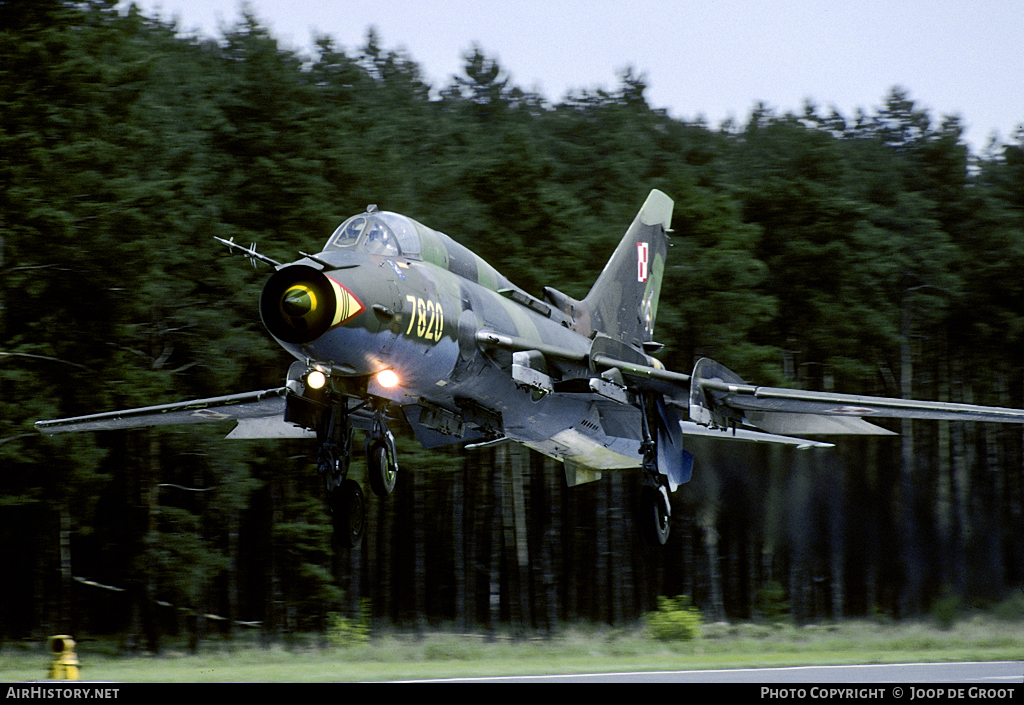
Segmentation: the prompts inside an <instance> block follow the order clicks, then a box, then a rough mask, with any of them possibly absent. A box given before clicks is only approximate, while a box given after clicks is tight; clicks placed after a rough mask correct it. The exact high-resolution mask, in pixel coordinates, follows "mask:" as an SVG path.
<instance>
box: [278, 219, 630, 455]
mask: <svg viewBox="0 0 1024 705" xmlns="http://www.w3.org/2000/svg"><path fill="white" fill-rule="evenodd" d="M261 313H262V316H263V320H264V323H265V324H266V325H267V328H268V330H269V331H270V333H271V334H272V335H273V336H274V338H275V339H276V340H277V341H278V343H279V344H281V345H282V347H284V349H285V350H287V351H288V352H289V353H290V354H291V355H293V356H294V357H295V358H296V359H298V360H301V361H303V362H306V363H307V365H309V366H310V367H311V368H312V367H316V368H318V369H321V370H324V371H327V372H328V374H329V375H330V376H332V377H334V378H337V379H339V380H348V381H353V380H364V381H365V385H366V387H365V389H366V393H367V394H368V395H369V396H371V397H377V398H380V399H386V400H388V402H389V403H390V404H391V405H392V406H397V407H401V408H402V409H403V410H404V412H405V414H406V416H407V418H408V419H409V421H410V423H411V424H412V425H413V426H414V428H416V427H417V425H419V426H426V427H428V428H430V429H431V430H433V431H437V430H438V429H439V428H443V429H445V434H447V435H450V436H451V439H450V441H449V442H457V441H459V440H464V439H468V438H479V437H487V436H490V437H495V436H504V437H506V438H509V439H512V440H515V441H519V442H521V443H524V444H525V445H528V446H530V447H533V448H535V449H537V450H539V451H541V452H543V453H545V454H548V455H550V456H552V457H556V458H558V459H562V460H569V461H571V462H575V463H576V464H577V465H579V466H581V467H583V468H587V469H594V470H600V469H612V468H626V467H636V466H638V465H639V463H640V454H639V443H638V440H639V438H640V414H639V411H638V410H636V409H634V408H633V407H629V406H624V405H616V404H611V403H606V402H603V400H602V399H601V398H600V397H598V396H596V395H594V394H593V393H590V391H589V389H588V388H587V386H586V380H587V378H588V377H589V376H590V370H589V369H588V366H587V365H586V364H585V363H574V362H571V361H566V360H565V359H562V360H558V361H553V360H550V359H545V358H544V356H542V355H531V354H530V353H529V352H528V351H524V352H523V353H521V354H518V355H515V354H513V353H512V352H510V351H509V350H507V349H501V348H488V346H486V345H482V344H481V339H480V335H479V334H480V333H481V332H482V331H486V332H489V333H493V334H497V335H503V336H508V337H511V338H515V339H517V340H523V341H533V342H535V343H537V344H538V347H544V346H549V347H552V348H557V349H559V350H560V351H565V352H569V353H571V354H575V355H578V356H579V358H580V360H585V359H586V356H587V354H588V352H589V351H590V347H591V341H590V340H589V339H588V338H587V337H585V336H583V335H580V334H579V333H578V332H576V331H574V330H573V326H574V321H573V319H572V317H571V315H569V314H567V313H566V312H564V311H562V310H560V309H558V308H556V307H554V306H550V305H548V304H547V303H545V302H542V301H540V300H538V299H535V298H533V297H531V296H529V295H528V294H526V293H525V292H523V291H522V290H521V289H518V288H517V287H515V286H514V285H512V284H511V283H510V282H509V281H508V280H507V279H506V278H505V277H503V276H502V275H501V274H499V273H498V272H497V271H496V270H494V269H493V267H491V266H490V265H489V264H487V263H486V262H484V261H483V260H482V259H481V258H479V257H478V256H476V255H475V254H473V253H472V252H470V251H469V250H468V249H466V248H465V247H463V246H461V245H459V244H458V243H456V242H455V241H454V240H452V239H451V238H448V237H447V236H445V235H443V234H441V233H438V232H436V231H433V230H430V229H429V228H426V227H425V226H423V225H421V224H420V223H417V222H416V221H414V220H412V219H409V218H406V217H404V216H400V215H397V214H393V213H379V212H375V211H371V212H369V213H367V214H363V215H360V216H355V217H353V218H351V219H349V220H348V221H346V223H344V224H342V226H341V227H339V228H338V230H337V231H335V234H334V235H333V236H332V238H331V239H330V240H329V241H328V243H327V246H326V247H325V248H324V250H323V251H322V252H320V253H319V254H317V255H314V256H312V257H309V258H306V259H303V260H299V261H298V262H295V263H293V264H290V265H285V266H283V267H282V268H280V269H279V270H278V272H277V273H275V274H274V275H273V277H271V279H270V280H269V281H268V282H267V285H266V287H265V289H264V293H263V296H262V299H261ZM525 347H528V346H525ZM514 358H515V359H514ZM514 364H515V365H516V366H518V368H519V370H522V369H523V367H524V366H525V367H526V368H527V370H528V373H529V376H528V377H526V378H524V376H523V374H522V373H520V374H514V373H513V370H512V368H513V366H514ZM384 371H390V372H393V373H394V374H393V376H391V378H390V379H388V378H387V376H382V375H380V373H381V372H384ZM535 379H540V380H545V381H544V382H543V383H540V384H538V383H536V382H535ZM552 385H555V386H557V387H558V390H557V391H556V390H555V389H553V388H552ZM438 415H440V416H442V417H445V418H446V419H448V420H449V421H448V422H447V423H445V424H439V423H437V422H436V421H435V422H433V423H431V422H429V421H425V419H428V417H429V418H430V419H435V418H437V417H438ZM461 423H465V424H467V425H468V426H469V427H470V428H476V429H477V430H478V431H484V432H485V433H483V434H481V433H477V434H476V435H472V434H471V435H469V436H463V437H460V434H459V433H458V432H457V431H453V430H452V429H453V428H458V427H459V424H461ZM442 435H444V434H442ZM435 437H436V435H435ZM424 438H425V436H424V437H421V441H422V440H424ZM425 444H426V443H425ZM435 444H439V442H438V443H435Z"/></svg>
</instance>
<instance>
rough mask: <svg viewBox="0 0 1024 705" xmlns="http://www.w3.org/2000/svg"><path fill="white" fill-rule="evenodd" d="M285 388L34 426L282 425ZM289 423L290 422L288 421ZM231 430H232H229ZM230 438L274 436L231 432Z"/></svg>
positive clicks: (49, 430)
mask: <svg viewBox="0 0 1024 705" xmlns="http://www.w3.org/2000/svg"><path fill="white" fill-rule="evenodd" d="M286 393H287V388H285V387H278V388H277V389H265V390H263V391H259V392H245V393H243V394H231V395H228V396H223V397H212V398H210V399H196V400H193V401H182V402H176V403H173V404H161V405H159V406H147V407H143V408H139V409H126V410H123V411H110V412H106V413H102V414H90V415H88V416H76V417H73V418H67V419H54V420H48V421H37V422H36V428H37V429H38V430H39V431H41V432H43V433H45V434H47V435H50V436H52V435H56V434H58V433H71V432H79V431H106V430H113V429H128V428H148V427H151V426H171V425H178V424H193V423H209V422H215V421H228V420H235V421H238V422H239V427H238V429H236V431H237V430H239V429H245V428H254V427H258V426H259V425H260V424H259V422H261V421H262V422H263V423H264V424H266V423H267V422H280V424H281V425H284V421H283V418H284V406H285V394H286ZM288 426H290V424H288ZM296 430H297V431H301V430H302V429H296ZM232 433H234V432H232ZM231 437H233V438H239V437H243V438H264V437H277V435H276V434H275V435H274V436H259V435H248V434H245V433H243V434H242V435H232V436H231Z"/></svg>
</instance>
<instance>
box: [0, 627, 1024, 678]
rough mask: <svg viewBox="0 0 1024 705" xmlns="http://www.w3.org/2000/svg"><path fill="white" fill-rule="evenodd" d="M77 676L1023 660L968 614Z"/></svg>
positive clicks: (302, 643)
mask: <svg viewBox="0 0 1024 705" xmlns="http://www.w3.org/2000/svg"><path fill="white" fill-rule="evenodd" d="M77 651H78V656H79V660H80V661H81V664H82V677H83V678H85V679H88V680H104V681H121V682H133V681H148V682H225V681H247V682H276V681H291V682H315V681H364V680H370V681H372V680H407V679H419V678H443V677H472V676H484V675H522V674H551V673H573V672H580V673H584V672H586V673H597V672H606V671H619V670H651V671H656V670H689V669H702V668H750V667H758V666H799V665H820V664H850V663H900V662H908V661H912V662H922V661H974V660H985V661H989V660H992V661H1018V660H1021V659H1024V619H1006V618H1005V615H999V616H995V615H990V614H986V615H980V614H979V615H973V616H968V617H966V618H964V619H961V620H960V621H958V622H955V623H953V624H952V625H950V626H948V627H947V626H946V625H945V624H940V623H937V622H935V621H932V620H929V621H900V622H889V623H879V622H878V621H874V620H850V621H844V622H841V623H838V624H824V625H811V626H803V627H796V626H793V625H792V624H788V623H784V622H771V623H758V624H754V623H738V624H726V623H719V624H705V625H703V626H702V628H701V636H700V637H699V638H696V639H689V640H680V641H662V640H657V639H655V638H653V637H652V636H651V634H650V633H649V631H648V630H647V629H645V628H643V627H642V626H637V627H636V628H632V629H624V628H616V629H612V628H607V629H599V628H594V627H593V626H584V627H580V628H576V627H571V626H570V627H566V628H564V629H563V630H561V631H560V632H559V633H558V634H557V635H556V636H553V637H551V638H547V639H540V638H530V639H513V638H510V637H503V636H498V637H490V638H488V637H484V636H479V635H460V634H454V633H445V632H438V633H431V634H421V635H417V634H406V633H401V632H393V631H379V630H378V631H377V632H375V633H371V635H370V639H369V640H368V641H367V642H365V643H362V642H355V643H350V644H348V645H344V646H336V645H331V644H330V643H329V642H327V640H325V639H322V638H317V637H310V638H307V639H294V640H293V641H292V644H291V645H289V646H272V647H269V648H263V647H260V646H259V645H258V644H256V643H254V642H251V641H247V640H244V639H236V640H234V641H232V642H218V641H214V640H211V641H208V642H205V643H204V644H203V646H202V648H201V649H200V651H199V652H198V653H196V654H192V653H188V652H185V651H184V650H178V649H176V648H175V647H174V645H173V644H170V645H169V646H168V648H166V649H165V650H164V652H163V653H162V654H161V655H159V656H151V655H121V656H118V655H116V654H115V653H114V650H113V649H112V647H111V644H110V643H108V642H104V641H86V642H85V643H83V644H79V646H78V649H77ZM48 666H49V655H48V654H47V652H46V649H45V643H44V642H40V643H38V644H36V643H23V644H21V645H18V646H10V645H8V646H6V647H5V648H4V649H3V650H0V681H7V682H10V681H29V680H40V679H43V678H45V677H46V673H47V669H48Z"/></svg>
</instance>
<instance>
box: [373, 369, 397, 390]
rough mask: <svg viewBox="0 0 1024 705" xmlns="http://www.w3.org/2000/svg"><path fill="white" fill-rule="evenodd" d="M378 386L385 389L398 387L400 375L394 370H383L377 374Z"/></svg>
mask: <svg viewBox="0 0 1024 705" xmlns="http://www.w3.org/2000/svg"><path fill="white" fill-rule="evenodd" d="M377 384H379V385H380V386H382V387H384V388H385V389H391V388H392V387H397V386H398V375H397V374H395V371H394V370H381V371H380V372H378V373H377Z"/></svg>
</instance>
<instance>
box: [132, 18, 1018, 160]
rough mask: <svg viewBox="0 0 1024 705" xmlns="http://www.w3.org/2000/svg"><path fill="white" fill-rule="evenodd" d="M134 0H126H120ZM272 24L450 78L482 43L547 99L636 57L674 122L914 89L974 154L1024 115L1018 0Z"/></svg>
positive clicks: (849, 111)
mask: <svg viewBox="0 0 1024 705" xmlns="http://www.w3.org/2000/svg"><path fill="white" fill-rule="evenodd" d="M125 4H127V3H125ZM136 4H137V5H139V7H140V8H142V9H143V11H144V13H145V14H148V15H153V14H159V15H160V16H161V17H163V18H164V19H174V18H177V20H178V22H179V25H180V26H181V27H182V28H183V29H184V30H187V31H193V30H194V31H197V32H199V33H201V34H203V35H207V36H213V37H216V36H219V35H220V30H221V28H223V27H224V26H230V25H232V24H234V23H235V22H236V21H237V20H238V18H239V17H240V15H241V7H242V3H241V2H240V0H136ZM248 5H249V6H250V7H251V8H252V9H253V10H254V11H255V13H256V16H257V17H258V18H259V19H260V20H261V21H262V23H263V24H264V25H265V26H267V27H268V28H269V29H270V31H271V34H272V35H273V36H274V37H276V38H277V39H278V40H279V41H280V42H281V43H282V44H284V45H286V46H287V47H290V48H293V49H297V50H300V51H303V52H305V53H308V52H309V51H310V47H312V39H313V36H314V34H316V33H320V34H327V35H329V36H331V37H333V38H334V39H335V40H336V42H337V43H338V44H339V45H340V46H341V47H342V48H344V49H345V50H346V51H347V52H348V53H350V54H352V53H353V52H354V50H356V49H358V48H359V47H360V46H362V45H363V44H364V42H365V38H366V32H367V30H368V29H369V28H370V27H375V28H376V29H377V31H378V33H379V35H380V38H381V43H382V45H383V46H384V47H385V48H387V49H394V50H402V51H404V52H405V53H407V54H408V55H409V57H410V58H411V59H412V60H413V61H415V62H416V63H417V64H418V65H419V66H420V68H421V69H422V70H423V72H424V74H425V76H426V78H427V80H428V82H429V83H430V84H431V85H432V86H434V87H441V86H444V85H446V84H448V83H449V82H450V81H451V77H452V76H454V75H456V74H459V73H461V68H462V65H463V56H464V55H465V54H466V52H467V51H469V50H470V49H471V48H472V47H473V46H474V44H477V45H479V46H480V47H481V48H482V49H483V51H484V53H485V54H486V55H487V56H489V57H491V58H494V59H496V60H497V61H498V64H499V65H500V66H501V67H502V68H503V69H504V70H505V71H506V72H507V73H508V75H509V76H510V78H511V79H512V83H513V84H514V85H517V86H519V87H521V88H523V89H525V90H532V91H536V92H538V93H540V94H542V95H543V96H544V97H545V98H546V99H548V100H549V101H551V102H557V101H559V100H561V99H562V98H563V97H565V95H566V94H567V93H568V92H569V91H573V90H578V89H582V88H604V89H607V90H613V89H615V88H617V87H618V85H619V78H618V77H619V74H620V72H621V71H622V70H623V69H624V68H626V67H628V66H631V67H633V68H634V69H635V70H636V71H637V72H638V73H641V74H643V75H645V76H646V79H647V85H648V89H647V93H646V95H647V100H648V103H649V104H650V105H651V106H652V107H654V108H664V109H667V110H668V112H669V114H670V115H672V116H673V117H676V118H680V119H694V118H696V117H697V116H703V117H704V118H705V119H707V120H708V121H709V122H710V123H711V124H712V125H714V126H718V125H719V124H720V123H721V122H722V121H723V120H724V119H726V118H729V117H732V118H733V119H735V120H738V121H740V122H745V121H746V119H747V117H748V116H749V115H750V110H751V108H752V107H753V106H754V104H755V103H756V102H758V101H763V102H765V103H766V104H767V105H768V106H769V107H771V108H772V109H774V110H775V111H776V112H779V113H783V112H786V111H801V110H802V107H803V105H804V103H805V101H806V100H808V99H811V100H813V101H814V102H815V103H817V104H818V105H819V106H820V107H821V112H827V111H828V109H829V108H831V107H835V108H836V109H837V110H838V111H839V112H840V114H842V115H843V116H844V117H851V116H853V114H854V111H855V110H856V109H857V108H858V107H859V108H863V109H864V110H865V111H868V112H872V111H873V110H875V109H876V108H877V107H878V106H879V105H881V103H882V100H883V99H884V98H885V96H886V95H887V94H888V93H889V90H890V89H891V88H892V87H893V86H895V85H900V86H903V87H905V88H906V89H907V90H908V91H909V92H910V96H911V98H912V99H914V100H915V101H916V102H917V104H918V105H919V106H920V107H924V108H927V109H928V111H929V113H930V114H931V116H932V119H933V120H935V121H936V122H937V121H938V120H940V119H941V117H942V116H944V115H948V114H958V115H959V116H960V117H961V119H962V120H963V122H964V124H965V125H966V127H967V133H966V137H967V140H968V141H969V142H970V143H971V146H972V149H973V150H974V151H975V152H976V153H977V152H978V151H980V150H981V149H982V147H983V146H984V145H985V144H986V143H987V142H988V140H989V138H990V137H991V136H992V135H993V133H997V134H998V135H999V136H1000V138H1002V139H1003V140H1008V139H1011V138H1012V137H1013V135H1014V133H1015V132H1016V130H1017V129H1018V126H1019V125H1020V124H1021V123H1022V122H1024V41H1022V40H1021V34H1022V30H1024V0H821V1H820V2H819V1H812V0H792V1H787V0H676V1H674V2H672V1H669V0H660V1H659V0H573V1H572V2H567V1H564V0H503V1H502V2H498V1H496V0H445V1H444V2H437V1H435V0H374V1H372V2H364V1H362V0H249V2H248Z"/></svg>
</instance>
